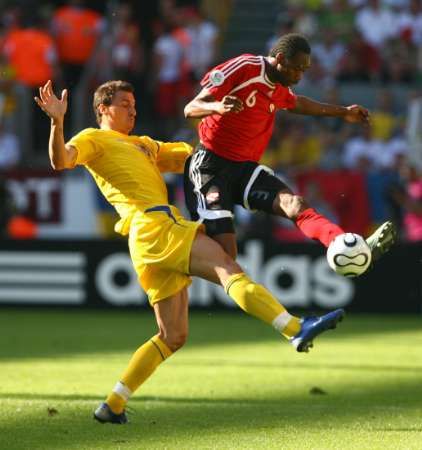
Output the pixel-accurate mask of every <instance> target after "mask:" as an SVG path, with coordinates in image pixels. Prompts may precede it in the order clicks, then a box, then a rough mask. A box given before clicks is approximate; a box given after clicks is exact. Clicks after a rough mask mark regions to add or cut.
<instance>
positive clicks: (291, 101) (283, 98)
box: [276, 88, 297, 109]
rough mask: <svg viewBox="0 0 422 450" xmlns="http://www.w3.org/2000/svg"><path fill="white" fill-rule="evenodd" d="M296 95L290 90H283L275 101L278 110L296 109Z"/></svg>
mask: <svg viewBox="0 0 422 450" xmlns="http://www.w3.org/2000/svg"><path fill="white" fill-rule="evenodd" d="M296 100H297V95H296V94H295V93H294V92H293V91H292V90H291V89H290V88H283V90H282V91H281V95H280V97H279V99H278V100H277V103H276V106H277V108H278V109H294V108H295V107H296Z"/></svg>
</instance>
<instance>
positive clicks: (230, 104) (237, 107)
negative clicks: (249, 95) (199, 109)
mask: <svg viewBox="0 0 422 450" xmlns="http://www.w3.org/2000/svg"><path fill="white" fill-rule="evenodd" d="M220 106H221V107H220V110H219V113H220V114H221V115H224V114H227V113H231V112H234V113H238V112H240V111H242V110H243V102H242V100H240V98H239V97H236V96H234V95H225V96H224V97H223V99H222V100H221V102H220Z"/></svg>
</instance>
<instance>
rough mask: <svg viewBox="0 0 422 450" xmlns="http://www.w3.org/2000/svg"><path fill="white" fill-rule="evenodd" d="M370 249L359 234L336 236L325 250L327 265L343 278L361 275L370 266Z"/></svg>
mask: <svg viewBox="0 0 422 450" xmlns="http://www.w3.org/2000/svg"><path fill="white" fill-rule="evenodd" d="M371 260H372V254H371V249H370V248H369V246H368V244H367V243H366V241H365V239H364V238H363V237H362V236H359V234H355V233H344V234H340V235H338V236H337V237H336V238H335V239H334V240H333V241H332V242H331V243H330V245H329V247H328V250H327V261H328V265H329V266H330V267H331V268H332V269H333V270H334V272H336V273H338V274H339V275H343V276H345V277H357V276H359V275H362V274H363V273H364V272H365V271H366V269H367V268H368V267H369V265H370V264H371Z"/></svg>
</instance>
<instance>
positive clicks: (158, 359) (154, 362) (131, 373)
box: [106, 336, 172, 414]
mask: <svg viewBox="0 0 422 450" xmlns="http://www.w3.org/2000/svg"><path fill="white" fill-rule="evenodd" d="M171 355H172V351H171V350H170V349H169V348H168V347H167V345H166V344H165V343H164V342H163V341H162V340H161V339H160V338H159V337H158V336H154V337H153V338H152V339H150V340H149V341H148V342H145V344H143V345H142V346H141V347H139V348H138V350H136V352H135V353H134V354H133V356H132V358H131V360H130V361H129V365H128V366H127V368H126V370H125V371H124V372H123V375H122V377H121V378H120V381H119V382H118V383H117V384H116V386H115V387H114V388H113V392H111V394H110V395H109V396H108V397H107V400H106V403H107V404H108V406H110V408H111V410H112V411H113V412H114V413H115V414H120V413H121V412H123V410H124V408H125V405H126V403H127V401H128V400H129V397H130V396H131V395H132V393H133V392H135V391H136V389H138V387H139V386H140V385H141V384H142V383H143V382H144V381H145V380H146V379H147V378H148V377H149V376H150V375H151V374H152V373H153V372H154V370H155V369H156V368H157V366H158V365H160V364H161V363H162V362H163V361H164V360H166V359H167V358H168V357H169V356H171Z"/></svg>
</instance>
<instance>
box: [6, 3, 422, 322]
mask: <svg viewBox="0 0 422 450" xmlns="http://www.w3.org/2000/svg"><path fill="white" fill-rule="evenodd" d="M0 6H1V10H0V22H1V23H0V25H1V29H0V49H1V60H0V69H1V74H2V78H1V83H0V111H1V113H0V116H1V119H0V124H1V125H0V171H1V173H0V193H1V202H0V208H1V211H0V217H1V233H2V245H1V249H0V304H3V305H17V304H18V305H34V304H37V305H38V304H39V305H60V306H75V307H81V306H89V307H94V306H119V307H122V306H131V307H138V306H140V305H144V306H145V305H146V300H145V297H144V296H143V294H142V292H141V291H140V289H139V287H138V286H137V283H136V280H135V278H134V274H133V272H132V269H131V267H130V261H129V258H128V256H127V254H126V250H127V245H126V242H125V241H123V240H120V239H119V238H118V236H117V235H116V234H114V232H113V224H114V222H115V220H116V216H115V214H114V212H113V211H112V210H111V209H110V208H109V207H108V205H107V204H106V203H105V202H104V201H103V200H102V198H100V196H99V194H98V193H97V190H96V188H95V186H94V184H93V182H92V181H91V179H90V177H89V175H88V174H87V173H85V172H84V171H83V170H82V169H76V170H74V171H72V172H61V173H54V172H53V171H52V169H50V167H49V163H48V156H47V140H48V127H49V123H48V120H47V119H46V118H45V116H44V115H43V113H42V112H40V111H39V110H37V107H36V105H35V103H34V102H33V101H32V97H33V95H34V93H35V92H36V88H37V87H38V86H39V85H41V84H43V83H44V82H45V81H46V79H48V78H50V77H52V78H53V80H54V85H55V88H56V90H57V91H59V90H60V89H62V88H63V87H67V88H69V89H70V107H69V111H68V114H67V118H66V130H65V134H66V136H67V137H70V136H71V135H72V134H73V133H75V132H76V131H78V130H80V129H82V128H84V127H87V126H92V125H95V120H94V116H93V114H92V111H91V95H92V92H93V90H94V89H95V87H96V86H97V85H98V84H99V83H101V82H103V81H106V80H108V79H112V78H122V79H127V80H129V81H131V82H132V83H133V84H134V85H135V87H136V89H137V104H138V119H137V124H136V130H135V132H136V133H139V134H149V135H151V136H152V137H154V138H157V139H160V140H186V141H188V142H191V143H192V144H195V142H196V133H195V123H193V122H192V123H189V122H187V121H186V120H185V119H184V118H183V115H182V110H183V105H184V104H185V103H186V102H187V101H188V99H190V98H191V97H192V95H193V94H194V93H195V92H196V91H197V90H198V86H199V80H200V79H201V76H202V75H203V73H204V72H205V71H206V70H207V69H208V68H209V67H211V66H212V65H214V64H216V63H218V62H220V61H222V60H225V59H227V58H230V57H232V56H236V55H238V54H240V53H243V52H250V53H257V54H266V53H267V52H268V49H269V48H270V47H271V44H272V43H273V42H274V40H275V39H276V38H277V36H278V35H280V34H282V33H286V32H291V31H297V32H301V33H303V34H304V35H306V36H307V37H308V38H309V40H310V42H311V44H312V49H313V53H312V58H313V65H312V68H311V69H310V70H309V72H308V73H307V74H306V75H305V77H304V79H303V81H301V83H300V85H298V86H297V87H296V89H295V91H296V92H298V93H303V94H305V95H310V96H312V97H314V98H316V99H319V100H322V101H329V102H334V103H340V104H353V103H361V104H363V105H364V106H366V107H368V108H369V109H370V110H371V113H372V126H371V127H370V128H359V127H354V126H352V125H350V124H344V123H343V122H342V121H341V120H337V119H327V118H323V119H317V118H312V117H310V118H306V117H302V116H295V115H289V114H286V113H280V115H279V117H278V118H277V121H278V123H279V125H280V126H278V127H276V131H275V133H274V137H273V139H272V141H271V144H270V146H269V149H268V151H267V152H266V154H265V156H264V160H263V163H264V164H267V165H270V166H272V167H274V168H275V169H276V171H277V173H278V174H279V175H280V176H281V177H283V178H284V179H285V180H286V181H287V182H288V183H289V184H290V185H292V186H294V187H295V188H296V189H297V190H298V191H300V192H301V193H303V194H304V195H305V196H306V197H307V199H308V200H309V202H310V203H311V204H312V205H313V206H315V207H316V208H317V209H319V210H321V211H322V212H324V213H325V214H326V215H327V216H328V217H330V218H332V219H333V220H335V221H336V222H338V223H340V224H341V225H342V226H343V227H344V228H345V229H346V230H350V231H355V232H358V233H360V234H363V235H367V234H369V233H370V232H371V230H373V229H374V228H375V227H376V226H377V225H379V224H381V223H382V222H383V221H385V220H387V219H390V218H392V219H393V220H394V222H395V223H396V225H397V226H398V229H399V243H398V245H397V246H396V247H395V248H394V250H393V251H392V252H391V254H390V255H388V256H387V257H386V258H385V259H384V260H383V261H381V262H380V264H379V265H378V266H377V267H376V268H375V269H374V270H373V271H372V272H370V273H369V274H367V275H365V276H364V277H362V278H360V279H359V280H348V279H343V278H340V277H337V276H335V275H334V274H333V273H331V272H330V271H329V269H328V267H327V265H326V263H325V260H324V250H323V249H322V248H320V247H319V246H318V245H316V244H314V243H312V242H308V241H305V240H304V238H303V236H302V235H301V234H300V232H298V231H297V230H296V229H295V228H293V227H292V226H290V225H289V223H287V222H285V221H283V220H280V219H277V218H270V217H268V216H265V215H259V214H255V215H251V214H248V213H246V212H244V211H239V214H238V216H237V218H238V219H237V220H238V223H237V229H238V232H239V236H240V240H241V243H240V245H241V247H240V248H241V255H240V261H241V262H242V263H243V264H244V266H245V267H246V269H247V270H248V271H249V272H250V273H251V274H252V275H253V276H254V277H255V278H257V279H258V280H259V281H261V282H264V283H265V284H266V285H267V286H269V287H270V288H271V289H272V290H273V291H274V292H275V293H276V294H277V295H278V296H279V297H280V298H281V299H283V301H284V303H286V305H288V306H290V307H293V308H300V309H329V308H333V307H338V306H345V307H347V308H348V309H349V310H352V311H353V310H355V311H365V312H413V313H420V312H421V311H422V266H421V256H422V213H421V208H422V206H421V204H422V187H421V186H422V175H421V174H422V137H421V130H422V6H421V2H420V1H416V0H385V1H377V0H371V1H365V0H349V1H346V0H330V1H322V0H303V1H290V2H289V1H279V0H220V1H218V2H216V1H206V0H205V1H199V0H196V1H194V0H185V1H175V0H174V1H172V0H162V1H154V0H149V1H146V0H143V1H142V2H137V1H132V2H121V1H117V0H114V1H112V0H110V1H106V2H103V1H90V2H85V3H84V2H78V1H69V2H64V1H61V2H60V1H41V0H39V1H29V0H26V1H21V2H19V1H13V2H7V1H2V2H0ZM72 8H76V9H77V10H78V15H77V17H78V18H77V19H75V15H73V14H72V11H73V12H74V9H72ZM73 20H76V22H75V23H73V25H72V26H74V27H75V28H76V29H77V28H78V27H81V29H82V30H83V33H82V34H81V35H82V37H78V36H77V34H74V35H72V33H70V35H69V33H67V30H68V29H71V28H69V22H67V21H70V22H71V21H73ZM28 42H30V43H31V45H28ZM167 181H168V184H169V191H170V197H171V201H172V202H174V203H176V204H177V205H178V206H179V207H180V208H181V209H182V210H183V211H185V208H184V206H183V191H182V183H181V179H180V178H179V177H176V176H169V177H167ZM191 297H192V301H191V303H192V306H195V307H213V306H218V307H221V308H227V307H233V306H232V305H231V304H230V302H229V301H228V299H227V297H225V296H224V295H223V294H222V293H221V292H220V290H218V289H216V288H214V287H211V286H210V285H208V284H204V283H203V282H200V281H195V283H194V286H193V288H192V291H191ZM398 298H400V301H399V302H398V301H397V299H398Z"/></svg>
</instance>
